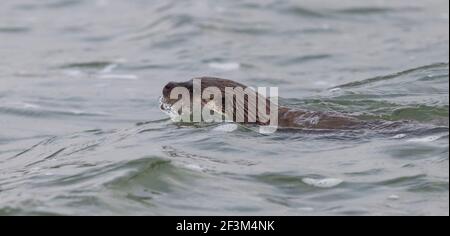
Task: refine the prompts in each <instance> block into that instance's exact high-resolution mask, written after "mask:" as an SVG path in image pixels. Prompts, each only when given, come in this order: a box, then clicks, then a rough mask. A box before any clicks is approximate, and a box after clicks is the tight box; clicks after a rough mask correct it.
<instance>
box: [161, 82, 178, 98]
mask: <svg viewBox="0 0 450 236" xmlns="http://www.w3.org/2000/svg"><path fill="white" fill-rule="evenodd" d="M175 86H176V85H175V83H174V82H169V83H168V84H166V86H164V88H163V95H164V97H169V96H170V92H171V91H172V89H173V88H175Z"/></svg>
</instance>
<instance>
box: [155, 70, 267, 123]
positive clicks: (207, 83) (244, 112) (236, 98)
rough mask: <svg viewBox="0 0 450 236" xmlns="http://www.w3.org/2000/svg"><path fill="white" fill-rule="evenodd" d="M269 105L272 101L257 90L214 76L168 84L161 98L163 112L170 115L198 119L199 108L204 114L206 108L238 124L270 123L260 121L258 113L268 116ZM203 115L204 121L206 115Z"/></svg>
mask: <svg viewBox="0 0 450 236" xmlns="http://www.w3.org/2000/svg"><path fill="white" fill-rule="evenodd" d="M262 100H264V103H263V106H260V107H258V105H259V104H258V101H262ZM257 104H258V105H257ZM269 105H270V101H269V99H266V98H265V97H264V96H261V95H259V94H258V93H257V92H256V91H255V90H254V89H252V88H249V87H247V86H245V85H243V84H240V83H237V82H235V81H232V80H227V79H220V78H214V77H200V78H194V79H191V80H189V81H186V82H169V83H168V84H167V85H166V86H164V88H163V90H162V97H161V109H162V110H163V111H166V112H168V113H169V115H170V114H172V115H174V114H175V115H178V116H179V115H192V114H194V116H195V114H196V113H195V111H196V110H195V109H196V107H197V108H198V109H199V110H202V111H203V110H205V109H204V108H205V107H206V108H208V110H207V112H206V113H208V112H210V111H213V113H215V114H216V115H217V114H219V115H220V116H223V118H224V119H226V120H229V121H235V122H238V123H256V124H265V123H267V121H263V122H261V121H260V119H259V118H260V117H261V115H260V114H259V113H258V110H260V111H263V112H264V114H267V112H268V111H269V112H270V107H269ZM200 113H201V112H200ZM197 114H198V113H197ZM172 115H171V116H172ZM201 115H203V116H202V118H204V116H205V113H202V114H201ZM206 115H207V114H206ZM194 121H195V118H194ZM198 121H200V120H198Z"/></svg>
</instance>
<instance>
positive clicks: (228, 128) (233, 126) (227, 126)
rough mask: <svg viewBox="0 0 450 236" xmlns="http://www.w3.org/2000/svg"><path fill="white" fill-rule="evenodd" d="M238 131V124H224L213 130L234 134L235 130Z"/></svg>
mask: <svg viewBox="0 0 450 236" xmlns="http://www.w3.org/2000/svg"><path fill="white" fill-rule="evenodd" d="M237 129H238V125H237V124H224V125H220V126H217V127H215V128H214V129H213V131H216V132H233V131H235V130H237Z"/></svg>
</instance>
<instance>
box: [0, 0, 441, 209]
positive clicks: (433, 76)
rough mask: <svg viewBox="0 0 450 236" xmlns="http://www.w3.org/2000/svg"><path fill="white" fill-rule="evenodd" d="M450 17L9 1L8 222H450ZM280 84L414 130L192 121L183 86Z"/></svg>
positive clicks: (291, 101) (310, 4)
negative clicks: (82, 218) (178, 97)
mask: <svg viewBox="0 0 450 236" xmlns="http://www.w3.org/2000/svg"><path fill="white" fill-rule="evenodd" d="M448 9H449V5H448V1H445V0H430V1H400V0H394V1H392V0H390V1H387V0H385V1H356V0H344V1H331V0H329V1H324V0H320V1H312V0H307V1H279V0H266V1H259V0H244V1H225V0H223V1H212V0H209V1H208V0H200V1H194V0H187V1H175V0H168V1H145V0H131V1H119V0H95V1H86V0H84V1H83V0H42V1H32V0H19V1H15V0H14V1H13V0H7V1H3V2H2V7H1V8H0V45H1V47H0V215H113V214H124V215H192V214H193V215H274V214H276V215H355V214H357V215H448V214H449V160H448V155H449V154H448V153H449V146H448V142H449V131H448V119H449V118H448V113H449V104H448V101H449V95H448V94H449V90H448V86H449V82H448V81H449V76H448V71H449V66H448V58H449V31H448V30H449V13H448ZM203 75H210V76H218V77H224V78H230V79H233V80H236V81H239V82H241V83H244V84H248V85H252V86H277V87H279V91H280V92H279V93H280V96H281V97H282V99H281V100H282V102H283V103H284V104H286V105H289V106H292V107H299V108H306V109H312V110H322V111H336V112H342V113H346V114H349V115H354V116H358V117H360V118H361V119H368V120H371V119H382V120H385V121H400V120H411V121H414V122H416V123H413V125H406V126H404V127H400V128H398V129H393V130H383V132H380V131H377V130H353V131H345V132H344V131H342V132H325V133H324V132H314V131H303V132H289V131H287V132H279V133H276V134H273V135H261V134H258V133H256V132H254V131H252V130H250V129H248V127H243V126H236V127H233V126H223V125H222V124H210V125H204V124H203V125H198V124H193V125H181V124H174V123H172V122H171V121H170V120H169V119H168V118H167V117H166V115H165V114H164V113H162V112H161V111H160V110H159V103H158V98H159V96H160V95H161V89H162V87H163V86H164V85H165V84H166V83H167V82H169V81H183V80H187V79H190V78H191V77H195V76H203Z"/></svg>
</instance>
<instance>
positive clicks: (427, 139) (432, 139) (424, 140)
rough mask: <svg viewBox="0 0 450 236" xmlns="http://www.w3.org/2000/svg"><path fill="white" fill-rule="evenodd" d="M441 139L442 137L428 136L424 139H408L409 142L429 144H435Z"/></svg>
mask: <svg viewBox="0 0 450 236" xmlns="http://www.w3.org/2000/svg"><path fill="white" fill-rule="evenodd" d="M440 138H441V136H428V137H423V138H412V139H408V140H407V142H415V143H429V142H434V141H436V140H438V139H440Z"/></svg>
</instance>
